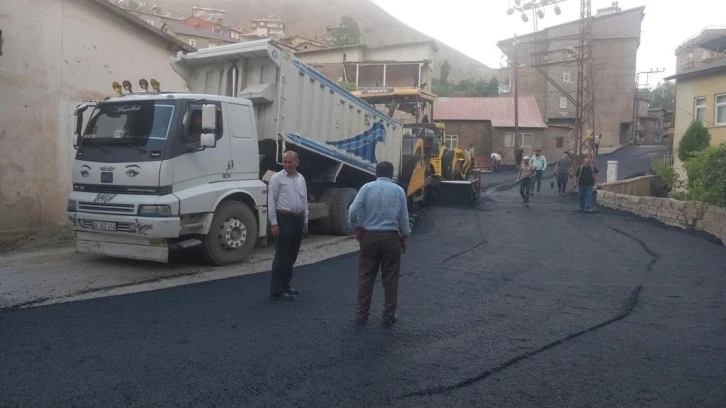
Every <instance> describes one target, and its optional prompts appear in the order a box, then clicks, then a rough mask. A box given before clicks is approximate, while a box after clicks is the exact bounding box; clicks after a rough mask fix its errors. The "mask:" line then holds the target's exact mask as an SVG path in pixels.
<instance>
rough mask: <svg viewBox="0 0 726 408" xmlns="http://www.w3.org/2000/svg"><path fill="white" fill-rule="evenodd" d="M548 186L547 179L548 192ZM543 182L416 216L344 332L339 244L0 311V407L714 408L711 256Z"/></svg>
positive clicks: (722, 345)
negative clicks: (385, 275)
mask: <svg viewBox="0 0 726 408" xmlns="http://www.w3.org/2000/svg"><path fill="white" fill-rule="evenodd" d="M546 187H547V190H549V185H547V186H546ZM576 208H577V205H576V204H575V203H573V202H572V199H571V198H570V197H559V196H556V195H554V194H552V193H551V192H548V193H546V194H543V195H541V196H536V197H534V199H533V202H532V206H531V207H522V206H521V205H520V204H519V199H518V198H517V196H516V193H515V192H514V191H511V190H510V191H502V192H499V193H493V194H491V195H490V196H487V197H486V198H485V199H484V200H483V201H482V203H481V204H480V206H479V207H477V208H464V209H462V208H443V207H432V208H429V209H427V210H425V211H424V212H423V214H422V215H421V217H420V218H419V220H418V222H417V225H416V229H415V231H414V236H413V237H412V239H411V243H410V250H409V252H408V253H407V254H406V255H405V256H404V261H403V270H402V277H401V285H400V301H399V317H400V320H399V322H398V323H397V324H396V325H394V326H393V327H391V328H386V327H383V326H381V325H380V324H379V323H378V322H377V319H376V318H377V317H378V316H377V315H378V314H379V313H380V311H381V304H382V299H381V292H382V291H381V290H380V286H378V287H377V288H376V297H375V299H374V306H373V311H372V312H373V313H374V315H373V317H374V319H372V320H371V321H370V322H369V323H368V324H367V325H365V326H358V325H356V324H355V323H354V320H353V316H354V294H355V273H356V255H355V254H352V255H347V256H342V257H339V258H335V259H330V260H327V261H323V262H320V263H317V264H312V265H307V266H304V267H300V268H297V269H296V272H295V278H294V283H295V286H296V287H298V288H299V289H301V290H302V291H303V294H302V295H301V296H300V297H299V298H298V299H297V300H295V301H294V302H289V303H274V302H270V301H269V300H268V299H267V297H266V293H267V289H268V285H269V276H268V275H267V274H260V275H249V276H243V277H236V278H230V279H226V280H221V281H214V282H208V283H202V284H194V285H188V286H182V287H176V288H170V289H165V290H160V291H154V292H145V293H136V294H131V295H124V296H118V297H109V298H102V299H95V300H88V301H79V302H71V303H64V304H59V305H53V306H45V307H37V308H31V309H24V310H16V311H4V312H0V336H1V337H2V338H1V339H0V361H1V362H2V364H0V406H3V407H5V406H11V407H13V406H23V407H26V406H27V407H50V406H53V407H55V406H79V407H81V406H89V407H90V406H94V407H95V406H104V407H111V406H114V407H115V406H140V407H146V406H225V407H227V406H228V407H268V406H299V407H321V406H331V407H356V406H361V407H363V406H366V407H367V406H405V407H420V406H432V407H442V406H471V407H482V406H494V407H612V406H623V407H640V406H644V407H691V406H692V407H722V406H723V401H725V400H726V387H724V383H723V379H724V378H726V342H724V338H726V320H725V319H724V316H725V315H726V273H724V267H723V265H724V264H726V249H724V248H723V247H722V246H720V245H715V244H714V243H712V242H709V241H707V240H705V239H703V238H702V237H698V236H695V235H692V234H689V233H687V232H684V231H681V230H677V229H673V228H668V227H664V226H662V225H659V224H657V223H655V222H650V221H643V220H640V219H637V218H635V217H631V216H625V215H622V214H618V213H610V212H601V213H598V214H583V213H579V212H577V211H574V210H575V209H576Z"/></svg>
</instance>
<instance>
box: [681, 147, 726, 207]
mask: <svg viewBox="0 0 726 408" xmlns="http://www.w3.org/2000/svg"><path fill="white" fill-rule="evenodd" d="M684 166H685V168H686V172H687V173H688V190H689V192H690V197H691V199H692V200H695V201H703V202H705V203H709V204H713V205H718V206H720V207H726V144H724V143H722V144H721V145H720V146H716V147H709V148H708V149H705V150H703V151H700V152H696V153H693V155H692V156H691V158H690V159H688V160H686V161H685V162H684Z"/></svg>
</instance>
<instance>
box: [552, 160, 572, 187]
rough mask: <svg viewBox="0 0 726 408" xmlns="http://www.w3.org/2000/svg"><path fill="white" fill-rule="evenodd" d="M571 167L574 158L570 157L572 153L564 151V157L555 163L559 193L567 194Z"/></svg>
mask: <svg viewBox="0 0 726 408" xmlns="http://www.w3.org/2000/svg"><path fill="white" fill-rule="evenodd" d="M570 167H572V160H571V159H570V153H569V152H564V153H563V154H562V158H561V159H560V160H558V161H557V164H556V165H555V177H556V178H557V194H562V195H565V194H567V182H568V180H569V178H570V177H571V176H570V170H571V169H570Z"/></svg>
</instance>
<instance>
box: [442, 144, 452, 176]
mask: <svg viewBox="0 0 726 408" xmlns="http://www.w3.org/2000/svg"><path fill="white" fill-rule="evenodd" d="M455 154H456V151H455V150H454V149H446V150H444V154H443V155H442V156H441V176H442V177H443V178H444V180H454V163H453V161H454V155H455Z"/></svg>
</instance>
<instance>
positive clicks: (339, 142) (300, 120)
mask: <svg viewBox="0 0 726 408" xmlns="http://www.w3.org/2000/svg"><path fill="white" fill-rule="evenodd" d="M172 67H173V68H174V70H175V71H176V72H177V73H178V74H179V75H180V76H182V77H183V78H184V79H185V80H186V83H187V85H188V87H189V90H190V91H191V92H193V93H201V94H213V95H225V96H237V97H240V98H246V99H249V100H251V101H252V103H253V104H254V109H255V114H256V117H257V134H258V137H259V138H260V140H263V141H264V140H270V141H274V140H275V139H278V138H281V139H284V141H285V142H286V143H292V144H294V145H297V146H299V147H301V148H304V149H306V150H309V151H312V152H315V153H317V154H320V155H323V156H325V157H328V158H331V159H333V160H336V161H340V162H343V163H345V164H347V165H349V166H351V167H353V168H356V169H358V170H360V171H363V172H366V173H369V174H375V164H376V163H377V162H379V161H389V162H391V163H393V165H394V166H395V168H396V172H395V174H398V168H399V165H400V160H401V143H402V139H403V129H402V127H401V125H400V124H399V123H398V122H396V121H394V120H393V119H392V118H390V117H388V116H386V115H384V114H382V113H381V112H379V111H377V110H376V109H375V108H373V107H372V106H371V105H369V104H367V103H366V102H364V101H362V100H360V99H358V98H356V97H355V96H353V95H352V94H351V93H350V92H348V91H346V90H345V89H343V88H342V87H341V86H340V85H338V84H337V83H335V82H334V81H331V80H330V79H328V78H326V77H325V76H323V75H322V74H320V73H319V72H317V71H315V70H314V69H312V68H310V67H309V66H307V65H305V64H303V63H302V62H300V61H299V60H298V59H297V58H296V57H295V56H294V55H292V54H289V53H287V52H284V51H283V50H282V49H281V48H280V47H278V46H277V45H276V44H275V43H274V42H272V41H270V40H260V41H251V42H245V43H239V44H232V45H227V46H222V47H213V48H208V49H203V50H199V51H197V52H194V53H189V54H183V53H181V52H180V53H179V54H178V56H177V57H175V58H173V59H172Z"/></svg>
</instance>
